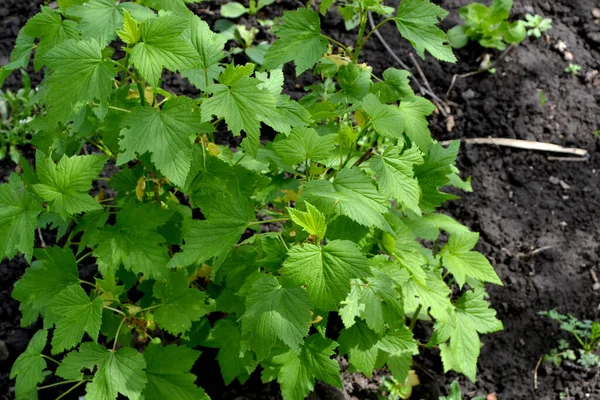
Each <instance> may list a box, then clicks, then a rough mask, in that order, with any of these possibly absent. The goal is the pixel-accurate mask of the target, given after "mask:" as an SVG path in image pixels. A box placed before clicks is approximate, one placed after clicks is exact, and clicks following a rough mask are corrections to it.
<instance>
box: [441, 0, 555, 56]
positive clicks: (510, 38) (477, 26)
mask: <svg viewBox="0 0 600 400" xmlns="http://www.w3.org/2000/svg"><path fill="white" fill-rule="evenodd" d="M512 5H513V0H493V1H492V4H491V5H490V6H489V7H488V6H486V5H484V4H481V3H470V4H467V5H466V6H464V7H461V9H460V11H459V15H460V17H461V18H462V19H463V20H464V24H463V25H457V26H455V27H453V28H452V29H450V30H449V31H448V41H449V42H450V44H451V45H452V47H454V48H457V49H460V48H462V47H465V46H466V45H467V43H468V42H469V41H476V42H477V43H479V45H480V46H482V47H485V48H492V49H497V50H504V49H505V48H506V44H507V43H508V44H519V43H521V42H522V41H523V40H524V39H525V37H526V36H535V37H536V38H539V37H540V36H541V33H542V32H545V31H547V30H549V29H551V28H552V20H550V19H549V18H545V19H543V18H542V17H541V16H539V15H536V16H533V15H530V14H527V15H526V20H525V21H522V20H517V21H514V22H509V21H508V18H509V15H510V10H511V8H512Z"/></svg>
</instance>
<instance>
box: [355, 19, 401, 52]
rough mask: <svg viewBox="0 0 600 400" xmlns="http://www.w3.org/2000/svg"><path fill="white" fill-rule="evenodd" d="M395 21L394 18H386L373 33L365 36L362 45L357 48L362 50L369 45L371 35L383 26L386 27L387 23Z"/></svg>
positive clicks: (372, 30)
mask: <svg viewBox="0 0 600 400" xmlns="http://www.w3.org/2000/svg"><path fill="white" fill-rule="evenodd" d="M393 20H394V18H386V19H384V20H383V21H381V22H380V23H378V24H377V25H375V27H374V28H373V29H371V31H370V32H369V33H367V36H365V38H364V39H363V41H362V42H361V43H360V45H359V46H357V48H359V49H362V48H363V46H364V45H365V43H367V40H369V38H370V37H371V35H373V34H374V33H375V32H376V31H377V29H379V28H381V27H382V26H383V25H385V24H386V23H388V22H390V21H393Z"/></svg>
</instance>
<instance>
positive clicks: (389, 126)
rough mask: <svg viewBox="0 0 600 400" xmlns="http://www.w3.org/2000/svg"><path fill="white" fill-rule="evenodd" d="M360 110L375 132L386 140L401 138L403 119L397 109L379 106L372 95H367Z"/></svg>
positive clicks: (378, 102)
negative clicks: (366, 116)
mask: <svg viewBox="0 0 600 400" xmlns="http://www.w3.org/2000/svg"><path fill="white" fill-rule="evenodd" d="M362 108H363V110H364V111H365V113H366V114H367V115H368V116H369V118H370V120H371V126H372V127H373V130H374V131H375V132H377V133H378V134H379V135H381V136H383V137H386V138H392V139H401V138H402V132H403V129H402V127H403V126H404V121H405V119H404V118H403V117H402V114H401V113H400V111H399V110H398V107H395V106H389V105H386V104H381V102H380V101H379V100H378V99H377V97H376V96H375V95H374V94H368V95H367V96H366V97H365V98H364V99H363V101H362Z"/></svg>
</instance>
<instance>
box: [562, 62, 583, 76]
mask: <svg viewBox="0 0 600 400" xmlns="http://www.w3.org/2000/svg"><path fill="white" fill-rule="evenodd" d="M565 72H566V73H567V74H569V75H573V76H577V75H579V73H580V72H581V65H579V64H572V63H569V65H568V66H567V68H565Z"/></svg>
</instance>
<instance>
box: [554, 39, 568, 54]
mask: <svg viewBox="0 0 600 400" xmlns="http://www.w3.org/2000/svg"><path fill="white" fill-rule="evenodd" d="M554 48H555V49H556V50H558V51H560V52H561V53H564V51H565V50H566V49H567V44H566V43H565V42H563V41H562V40H559V41H558V42H556V44H555V45H554Z"/></svg>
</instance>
